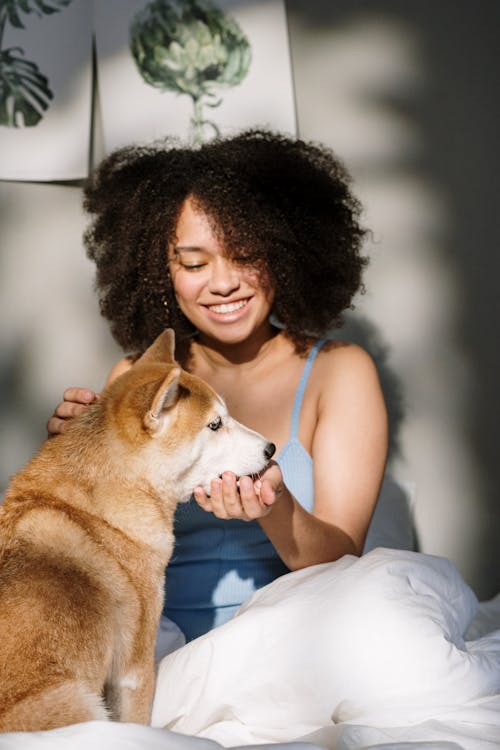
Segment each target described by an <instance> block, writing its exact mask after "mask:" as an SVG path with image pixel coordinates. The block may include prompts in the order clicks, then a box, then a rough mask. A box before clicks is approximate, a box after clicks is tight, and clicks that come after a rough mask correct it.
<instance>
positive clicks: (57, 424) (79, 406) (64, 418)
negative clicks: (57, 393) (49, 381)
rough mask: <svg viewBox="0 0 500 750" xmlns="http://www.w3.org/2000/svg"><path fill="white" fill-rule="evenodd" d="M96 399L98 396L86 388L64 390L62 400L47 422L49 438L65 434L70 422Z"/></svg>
mask: <svg viewBox="0 0 500 750" xmlns="http://www.w3.org/2000/svg"><path fill="white" fill-rule="evenodd" d="M98 398H99V394H98V393H94V391H90V390H89V389H88V388H68V389H67V390H65V391H64V394H63V399H64V400H63V401H61V403H60V404H58V405H57V406H56V408H55V410H54V414H53V415H52V416H51V418H50V419H49V421H48V422H47V432H48V434H49V437H51V436H52V435H59V434H60V433H62V432H65V431H66V430H67V428H68V425H69V424H70V422H71V420H72V419H74V418H75V417H78V416H79V415H80V414H81V413H82V412H83V411H84V410H85V408H86V407H87V406H88V405H89V404H92V403H93V402H94V401H97V399H98Z"/></svg>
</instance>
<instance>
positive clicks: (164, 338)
mask: <svg viewBox="0 0 500 750" xmlns="http://www.w3.org/2000/svg"><path fill="white" fill-rule="evenodd" d="M137 362H163V363H166V364H172V365H173V364H175V334H174V332H173V330H172V328H167V329H166V330H165V331H163V333H160V335H159V336H158V337H157V338H156V339H155V340H154V341H153V343H152V344H151V346H150V347H148V348H147V349H146V351H145V352H144V354H142V355H141V356H140V357H139V359H138V360H137Z"/></svg>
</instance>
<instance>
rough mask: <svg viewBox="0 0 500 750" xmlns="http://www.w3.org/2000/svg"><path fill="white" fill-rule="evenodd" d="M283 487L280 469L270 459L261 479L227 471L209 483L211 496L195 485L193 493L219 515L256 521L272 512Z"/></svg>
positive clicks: (204, 508)
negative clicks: (238, 476) (237, 475)
mask: <svg viewBox="0 0 500 750" xmlns="http://www.w3.org/2000/svg"><path fill="white" fill-rule="evenodd" d="M283 489H284V484H283V475H282V473H281V469H280V467H279V466H278V464H277V463H276V462H275V461H271V462H270V464H269V466H268V467H267V468H266V470H265V471H264V472H263V473H262V474H261V475H260V476H259V478H258V479H255V480H253V479H252V478H251V477H248V476H243V477H240V478H239V479H238V478H237V477H236V474H233V472H232V471H225V472H224V473H223V474H222V476H221V477H219V478H217V479H212V481H211V482H210V495H207V494H206V492H205V491H204V489H203V487H195V489H194V493H193V494H194V498H195V500H196V502H197V503H198V505H199V506H200V507H201V508H203V510H206V511H211V512H212V513H213V514H214V515H215V516H217V518H226V519H227V518H238V519H240V520H242V521H253V520H255V519H257V518H263V517H264V516H267V515H268V513H270V512H271V510H272V508H273V506H274V504H275V503H276V502H277V501H278V500H279V497H280V495H281V493H282V492H283Z"/></svg>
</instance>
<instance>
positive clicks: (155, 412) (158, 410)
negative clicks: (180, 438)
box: [144, 367, 181, 434]
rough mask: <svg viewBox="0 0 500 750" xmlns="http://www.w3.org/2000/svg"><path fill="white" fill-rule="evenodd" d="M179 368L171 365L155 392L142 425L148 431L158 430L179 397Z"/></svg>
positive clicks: (163, 424)
mask: <svg viewBox="0 0 500 750" xmlns="http://www.w3.org/2000/svg"><path fill="white" fill-rule="evenodd" d="M180 376H181V368H180V367H173V368H172V369H171V370H170V371H169V373H168V375H167V376H166V378H165V379H164V381H163V382H162V384H161V385H160V387H159V388H158V390H157V391H156V393H155V396H154V398H153V401H152V403H151V406H150V408H149V410H148V411H147V412H146V414H145V416H144V425H145V427H146V429H147V430H148V432H150V433H153V434H154V433H157V432H159V431H160V430H161V429H162V428H163V427H164V426H165V423H166V420H168V417H169V415H170V410H171V409H172V407H173V406H175V404H176V403H177V400H178V398H179V378H180Z"/></svg>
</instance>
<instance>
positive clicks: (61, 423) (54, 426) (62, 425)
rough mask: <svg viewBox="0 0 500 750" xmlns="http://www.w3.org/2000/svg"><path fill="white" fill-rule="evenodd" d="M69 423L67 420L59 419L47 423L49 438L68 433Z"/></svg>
mask: <svg viewBox="0 0 500 750" xmlns="http://www.w3.org/2000/svg"><path fill="white" fill-rule="evenodd" d="M69 424H70V423H69V422H68V421H67V420H66V419H58V418H57V417H51V418H50V419H49V421H48V422H47V432H48V435H49V437H53V436H54V435H59V434H61V433H63V432H66V430H67V429H68V427H69Z"/></svg>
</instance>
